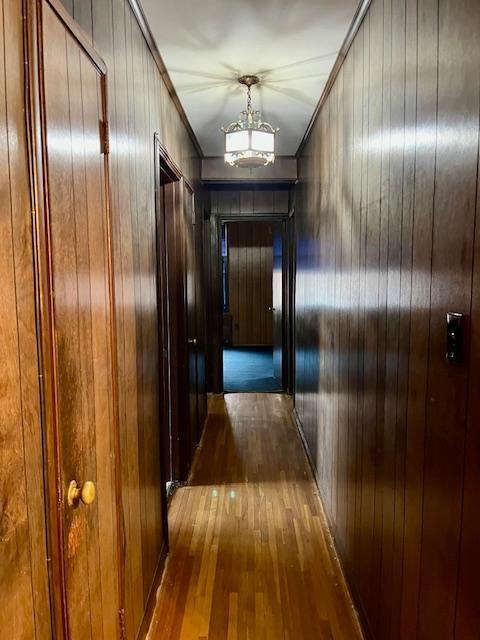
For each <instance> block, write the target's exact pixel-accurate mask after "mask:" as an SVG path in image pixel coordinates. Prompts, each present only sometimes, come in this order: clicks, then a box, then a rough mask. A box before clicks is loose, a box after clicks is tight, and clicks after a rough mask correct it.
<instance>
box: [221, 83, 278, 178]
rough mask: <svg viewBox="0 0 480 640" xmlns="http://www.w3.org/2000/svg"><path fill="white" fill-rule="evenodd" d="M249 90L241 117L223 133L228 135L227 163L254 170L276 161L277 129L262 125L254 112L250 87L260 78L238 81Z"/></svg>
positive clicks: (265, 124) (266, 124)
mask: <svg viewBox="0 0 480 640" xmlns="http://www.w3.org/2000/svg"><path fill="white" fill-rule="evenodd" d="M238 82H239V83H240V84H243V85H245V86H246V87H247V108H246V110H245V111H242V112H241V114H240V118H239V119H238V120H237V121H236V122H232V123H231V124H229V125H228V127H224V128H223V129H222V131H223V132H224V133H225V162H226V163H227V164H229V165H231V166H232V167H243V168H247V169H255V168H256V167H264V166H265V165H267V164H271V163H273V162H274V161H275V134H276V133H277V131H278V129H275V128H274V127H272V125H271V124H268V122H263V121H262V117H261V114H260V112H259V111H254V110H253V109H252V94H251V88H252V86H253V85H255V84H258V82H260V79H259V78H258V77H257V76H252V75H246V76H242V77H241V78H239V79H238Z"/></svg>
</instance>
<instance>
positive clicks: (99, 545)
mask: <svg viewBox="0 0 480 640" xmlns="http://www.w3.org/2000/svg"><path fill="white" fill-rule="evenodd" d="M42 24H43V34H42V37H43V39H42V45H43V71H44V95H45V150H46V160H47V163H48V174H47V175H46V178H47V180H48V194H49V197H48V206H47V208H46V211H45V214H46V222H45V226H46V228H47V229H48V231H47V233H48V238H49V243H48V246H49V262H50V270H49V274H48V277H49V281H48V289H49V294H50V296H51V308H52V311H53V314H52V334H53V335H52V353H53V358H54V361H55V369H54V371H52V372H50V371H48V370H47V371H45V375H46V376H51V377H52V380H53V385H54V387H55V388H54V401H53V402H54V405H55V415H56V419H55V422H54V425H53V429H55V430H56V437H55V440H56V442H57V443H58V444H57V447H56V456H57V459H58V466H59V471H60V474H59V479H58V480H59V482H60V485H61V486H60V487H58V495H61V496H62V502H61V519H62V543H63V563H64V575H65V585H64V586H65V590H66V594H65V602H66V614H67V618H68V628H69V633H70V637H71V638H78V639H79V640H80V639H82V638H90V637H92V636H96V637H99V638H101V637H115V636H117V635H118V634H119V632H120V631H119V615H118V612H119V610H120V609H121V608H122V604H121V596H120V580H119V575H120V571H121V568H120V566H119V557H120V553H119V544H120V542H119V533H120V532H119V531H118V530H117V525H118V520H117V494H116V481H117V475H116V473H117V470H116V467H115V459H116V457H115V448H116V445H115V441H116V437H117V428H118V425H117V419H116V411H115V405H114V403H115V400H116V390H115V389H114V387H115V382H114V381H115V375H116V370H115V363H114V358H113V357H112V345H113V344H114V336H113V333H112V332H113V331H114V325H113V305H112V299H111V292H112V287H113V282H112V276H113V274H112V272H111V267H110V263H111V260H110V253H109V252H110V248H109V247H110V240H109V209H108V197H107V192H106V181H105V171H106V166H105V160H104V156H103V154H102V151H101V131H100V127H99V122H100V121H102V120H103V118H104V113H105V111H106V105H105V102H104V100H105V95H104V91H103V85H102V82H103V78H102V76H101V74H100V73H99V71H98V69H97V67H96V66H95V65H94V63H93V61H92V59H91V58H90V57H89V56H87V54H86V53H85V52H84V50H83V49H82V48H81V46H80V45H79V43H78V41H76V40H75V39H74V37H73V36H72V35H71V34H70V33H69V32H68V30H67V29H66V27H65V25H64V24H63V23H62V22H61V21H60V20H59V19H58V17H57V15H56V14H55V13H54V11H53V10H52V9H51V8H50V7H49V6H47V5H44V8H43V23H42ZM46 401H48V400H46ZM72 480H76V481H77V483H78V484H79V485H80V486H81V485H82V484H83V483H84V482H86V481H92V482H94V483H95V485H96V488H97V490H96V493H97V497H96V499H95V501H94V503H93V504H92V505H90V506H88V507H87V506H86V505H82V504H80V505H77V508H75V507H73V508H72V507H71V506H69V505H68V504H67V497H66V494H67V489H68V486H69V483H70V482H71V481H72ZM118 505H120V497H119V496H118ZM54 539H55V538H54ZM86 584H87V585H88V589H86V588H85V585H86Z"/></svg>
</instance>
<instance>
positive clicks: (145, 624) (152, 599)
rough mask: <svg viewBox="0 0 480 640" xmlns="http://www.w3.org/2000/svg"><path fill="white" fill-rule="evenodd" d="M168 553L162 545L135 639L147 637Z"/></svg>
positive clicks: (139, 639) (140, 639) (166, 548)
mask: <svg viewBox="0 0 480 640" xmlns="http://www.w3.org/2000/svg"><path fill="white" fill-rule="evenodd" d="M167 555H168V547H167V545H166V544H164V545H163V547H162V550H161V551H160V556H159V558H158V562H157V567H156V569H155V574H154V576H153V581H152V585H151V587H150V591H149V593H148V597H147V604H146V606H145V611H144V613H143V618H142V622H141V624H140V629H139V630H138V633H137V640H145V638H146V637H147V634H148V631H149V629H150V625H151V623H152V619H153V614H154V612H155V605H156V604H157V593H158V589H159V588H160V584H161V582H162V578H163V570H164V569H165V563H166V561H167Z"/></svg>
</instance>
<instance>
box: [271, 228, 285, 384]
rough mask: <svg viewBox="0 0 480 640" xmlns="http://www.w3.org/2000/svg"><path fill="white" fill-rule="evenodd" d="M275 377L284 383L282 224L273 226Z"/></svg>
mask: <svg viewBox="0 0 480 640" xmlns="http://www.w3.org/2000/svg"><path fill="white" fill-rule="evenodd" d="M272 294H273V296H272V297H273V304H272V307H273V308H272V311H273V375H274V376H275V378H277V380H279V381H280V383H281V384H282V382H283V374H282V370H283V233H282V226H281V225H280V224H275V225H273V270H272Z"/></svg>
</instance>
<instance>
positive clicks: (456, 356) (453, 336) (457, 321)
mask: <svg viewBox="0 0 480 640" xmlns="http://www.w3.org/2000/svg"><path fill="white" fill-rule="evenodd" d="M464 319H465V316H464V315H463V313H455V312H449V313H447V351H446V354H445V355H446V358H447V362H451V363H452V364H460V363H461V362H462V360H463V332H464Z"/></svg>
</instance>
